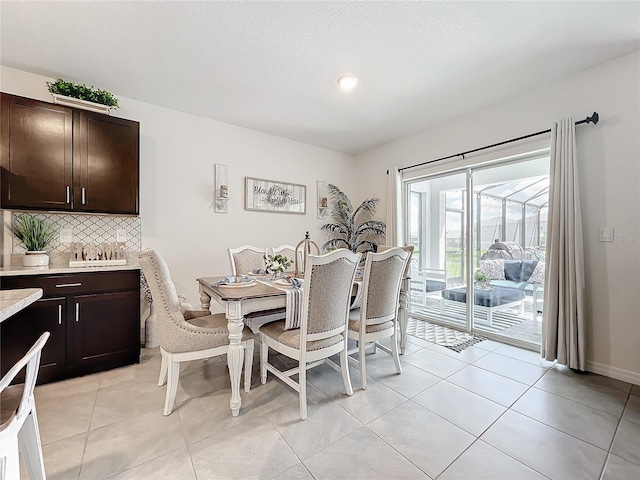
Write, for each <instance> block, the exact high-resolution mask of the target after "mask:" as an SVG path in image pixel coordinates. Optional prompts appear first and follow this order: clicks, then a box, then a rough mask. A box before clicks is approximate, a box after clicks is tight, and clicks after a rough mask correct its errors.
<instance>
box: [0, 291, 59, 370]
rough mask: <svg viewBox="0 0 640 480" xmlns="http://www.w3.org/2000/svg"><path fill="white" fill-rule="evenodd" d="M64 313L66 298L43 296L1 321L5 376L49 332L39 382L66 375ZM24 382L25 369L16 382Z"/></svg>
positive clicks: (2, 366)
mask: <svg viewBox="0 0 640 480" xmlns="http://www.w3.org/2000/svg"><path fill="white" fill-rule="evenodd" d="M2 283H3V284H4V282H2ZM3 287H4V285H3ZM65 312H66V300H65V298H64V297H61V298H47V299H40V300H38V301H37V302H35V303H33V304H32V305H30V306H29V307H28V308H26V309H25V310H23V311H22V312H20V313H18V314H17V315H14V316H13V317H11V318H9V319H7V320H5V321H4V322H2V323H1V324H0V352H1V357H2V358H1V360H0V361H1V363H0V367H1V369H2V376H4V374H5V373H7V371H9V370H10V369H11V367H12V366H13V365H15V363H16V362H17V361H18V360H20V359H21V358H22V357H23V356H24V354H25V353H27V351H28V350H29V349H30V348H31V346H32V345H33V344H34V343H35V342H36V340H37V339H38V338H39V337H40V335H42V334H43V333H44V332H49V333H50V334H51V336H50V337H49V340H48V341H47V344H46V345H45V348H44V349H43V350H42V356H41V358H40V372H39V373H38V383H48V382H53V381H54V380H58V379H60V378H64V374H65V363H66V361H65V352H66V346H67V336H66V333H65V329H66V324H67V322H66V321H65ZM22 382H24V370H23V371H22V372H20V374H19V375H18V376H17V377H16V379H15V381H14V383H22Z"/></svg>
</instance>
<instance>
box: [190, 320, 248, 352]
mask: <svg viewBox="0 0 640 480" xmlns="http://www.w3.org/2000/svg"><path fill="white" fill-rule="evenodd" d="M187 323H190V324H191V325H195V326H197V327H204V328H209V329H211V330H212V333H213V334H220V345H227V344H228V343H229V338H228V335H229V329H228V328H227V317H225V315H224V313H214V314H213V315H206V316H204V317H196V318H192V319H190V320H187ZM251 338H253V332H252V331H251V329H250V328H248V327H247V326H245V327H244V329H243V330H242V340H249V339H251Z"/></svg>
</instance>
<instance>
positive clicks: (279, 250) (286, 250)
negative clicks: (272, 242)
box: [271, 245, 302, 272]
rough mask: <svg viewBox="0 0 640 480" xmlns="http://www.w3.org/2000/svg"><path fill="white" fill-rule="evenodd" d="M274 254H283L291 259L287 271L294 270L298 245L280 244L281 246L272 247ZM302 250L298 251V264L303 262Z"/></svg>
mask: <svg viewBox="0 0 640 480" xmlns="http://www.w3.org/2000/svg"><path fill="white" fill-rule="evenodd" d="M271 251H272V252H273V255H278V254H280V255H282V256H284V257H287V259H288V260H291V266H289V267H287V271H288V272H289V271H291V272H292V271H294V270H295V266H296V247H294V246H292V245H280V246H279V247H274V248H272V249H271ZM300 253H301V252H298V258H297V260H298V264H300V263H301V262H302V256H301V255H300Z"/></svg>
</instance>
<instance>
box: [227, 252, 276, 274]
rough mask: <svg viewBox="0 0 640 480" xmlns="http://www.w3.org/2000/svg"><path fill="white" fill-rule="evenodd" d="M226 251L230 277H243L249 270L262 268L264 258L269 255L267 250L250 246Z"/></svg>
mask: <svg viewBox="0 0 640 480" xmlns="http://www.w3.org/2000/svg"><path fill="white" fill-rule="evenodd" d="M228 251H229V261H230V262H231V275H245V274H247V273H249V272H251V270H254V269H258V268H264V256H265V255H270V254H271V251H270V250H269V249H268V248H258V247H254V246H252V245H242V246H241V247H238V248H229V249H228Z"/></svg>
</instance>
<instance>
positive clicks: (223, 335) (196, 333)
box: [138, 250, 254, 415]
mask: <svg viewBox="0 0 640 480" xmlns="http://www.w3.org/2000/svg"><path fill="white" fill-rule="evenodd" d="M138 259H139V262H140V267H141V268H142V272H143V273H144V276H145V278H146V280H147V284H148V285H149V290H150V291H151V296H152V298H153V305H154V312H155V315H156V318H157V322H158V337H159V341H160V353H161V354H162V365H161V367H160V378H159V380H158V386H159V387H161V386H163V385H164V384H165V382H166V383H167V395H166V397H165V403H164V414H165V415H169V414H170V413H171V411H172V410H173V404H174V401H175V398H176V391H177V389H178V381H179V377H180V363H181V362H187V361H191V360H199V359H205V358H210V357H214V356H217V355H223V354H225V353H227V350H228V348H229V330H228V329H227V319H226V317H225V315H224V314H223V313H217V314H213V315H210V314H208V312H197V313H190V312H185V313H184V314H183V312H182V311H181V310H180V307H179V299H178V295H177V294H176V289H175V286H174V285H173V282H172V281H171V278H170V276H169V268H168V267H167V264H166V263H165V261H164V260H163V259H162V257H160V255H158V254H157V253H156V252H155V251H153V250H145V251H143V252H142V253H140V254H139V256H138ZM191 317H195V318H192V319H190V320H185V318H191ZM242 344H243V346H244V349H245V350H244V351H245V358H244V365H245V370H244V385H245V387H244V388H245V390H246V391H247V392H248V391H249V389H250V388H251V366H252V360H253V348H254V342H253V333H252V332H251V330H250V329H249V328H247V327H245V329H244V331H243V332H242Z"/></svg>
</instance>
